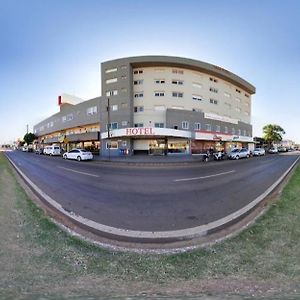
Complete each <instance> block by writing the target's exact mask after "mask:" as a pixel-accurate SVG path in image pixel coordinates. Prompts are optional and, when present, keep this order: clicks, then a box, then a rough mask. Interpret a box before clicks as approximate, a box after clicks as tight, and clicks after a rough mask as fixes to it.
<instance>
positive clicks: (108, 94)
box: [106, 90, 118, 97]
mask: <svg viewBox="0 0 300 300" xmlns="http://www.w3.org/2000/svg"><path fill="white" fill-rule="evenodd" d="M117 95H118V90H113V91H107V92H106V96H107V97H109V96H117Z"/></svg>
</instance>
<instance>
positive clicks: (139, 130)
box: [125, 127, 155, 136]
mask: <svg viewBox="0 0 300 300" xmlns="http://www.w3.org/2000/svg"><path fill="white" fill-rule="evenodd" d="M125 135H127V136H136V135H155V133H154V130H153V128H152V127H133V128H126V133H125Z"/></svg>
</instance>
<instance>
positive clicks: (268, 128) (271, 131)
mask: <svg viewBox="0 0 300 300" xmlns="http://www.w3.org/2000/svg"><path fill="white" fill-rule="evenodd" d="M263 133H264V136H263V138H264V140H265V141H266V142H267V143H268V145H269V146H270V145H271V144H273V143H276V142H280V141H282V135H283V134H285V131H284V129H283V128H282V127H280V126H279V125H276V124H268V125H265V126H264V127H263Z"/></svg>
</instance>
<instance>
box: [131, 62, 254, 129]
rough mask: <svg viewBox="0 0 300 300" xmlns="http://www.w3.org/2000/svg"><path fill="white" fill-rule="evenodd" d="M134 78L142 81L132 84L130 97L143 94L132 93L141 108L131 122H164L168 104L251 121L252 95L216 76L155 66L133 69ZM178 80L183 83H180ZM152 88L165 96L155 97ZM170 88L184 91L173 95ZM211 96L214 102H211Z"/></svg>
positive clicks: (135, 102) (247, 121)
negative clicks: (181, 94) (180, 94)
mask: <svg viewBox="0 0 300 300" xmlns="http://www.w3.org/2000/svg"><path fill="white" fill-rule="evenodd" d="M136 71H137V72H136ZM139 71H142V73H141V72H139ZM135 73H137V74H135ZM137 80H143V83H142V84H137V85H133V97H134V95H135V94H136V93H143V97H134V106H138V107H140V106H143V108H144V111H143V112H136V113H134V123H143V125H144V126H145V127H146V126H154V123H164V124H165V123H166V114H165V109H167V108H173V109H184V110H191V111H199V110H201V111H202V112H205V113H213V114H216V115H219V116H224V117H228V118H231V119H235V120H238V121H241V122H245V123H247V124H250V123H251V117H250V116H251V95H250V94H249V93H247V92H245V91H244V90H243V89H241V88H240V87H237V86H235V85H233V84H232V83H229V82H227V81H225V80H223V79H220V78H218V77H215V76H211V75H208V74H205V73H201V72H198V71H194V70H189V69H184V68H172V67H165V66H164V67H159V66H157V67H143V68H136V69H133V81H137ZM156 81H160V82H162V83H156ZM172 81H177V83H178V84H174V83H172ZM181 82H182V83H183V84H179V83H181ZM155 92H160V93H164V96H160V97H156V96H155ZM173 92H177V93H183V97H173V96H172V93H173ZM193 98H194V99H193ZM196 99H202V100H196ZM210 99H212V101H213V102H214V103H210V101H211V100H210ZM214 100H216V101H217V102H216V101H214ZM215 103H217V104H215Z"/></svg>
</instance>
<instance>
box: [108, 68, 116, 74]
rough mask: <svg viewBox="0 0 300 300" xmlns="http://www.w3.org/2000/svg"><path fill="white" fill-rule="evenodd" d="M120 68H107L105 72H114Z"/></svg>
mask: <svg viewBox="0 0 300 300" xmlns="http://www.w3.org/2000/svg"><path fill="white" fill-rule="evenodd" d="M117 71H118V68H112V69H106V70H105V73H113V72H117Z"/></svg>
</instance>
